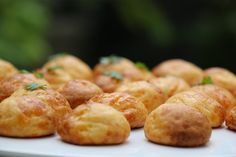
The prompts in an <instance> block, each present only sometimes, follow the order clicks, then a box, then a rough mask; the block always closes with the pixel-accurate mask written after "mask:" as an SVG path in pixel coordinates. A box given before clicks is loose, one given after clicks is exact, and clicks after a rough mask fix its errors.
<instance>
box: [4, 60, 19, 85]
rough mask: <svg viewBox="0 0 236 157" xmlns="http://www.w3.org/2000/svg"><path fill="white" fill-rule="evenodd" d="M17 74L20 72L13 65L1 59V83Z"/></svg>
mask: <svg viewBox="0 0 236 157" xmlns="http://www.w3.org/2000/svg"><path fill="white" fill-rule="evenodd" d="M17 72H18V70H17V69H16V68H15V67H14V66H13V65H12V64H11V63H9V62H7V61H5V60H2V59H0V81H1V80H3V79H4V78H7V77H9V76H11V75H14V74H16V73H17Z"/></svg>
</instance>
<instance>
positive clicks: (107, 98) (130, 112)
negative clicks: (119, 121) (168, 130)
mask: <svg viewBox="0 0 236 157" xmlns="http://www.w3.org/2000/svg"><path fill="white" fill-rule="evenodd" d="M90 101H92V102H97V103H101V104H105V105H110V106H112V107H114V108H115V109H117V110H118V111H120V112H122V113H123V115H124V116H125V117H126V119H127V120H128V122H129V124H130V126H131V128H138V127H143V125H144V122H145V120H146V117H147V114H148V111H147V109H146V107H145V106H144V104H143V103H142V102H140V101H139V100H138V99H137V98H135V97H133V96H131V95H129V94H126V93H118V92H115V93H104V94H100V95H97V96H95V97H93V98H92V99H90Z"/></svg>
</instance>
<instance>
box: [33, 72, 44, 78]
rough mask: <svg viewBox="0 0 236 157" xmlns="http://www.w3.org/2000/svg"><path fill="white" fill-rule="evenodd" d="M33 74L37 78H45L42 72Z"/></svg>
mask: <svg viewBox="0 0 236 157" xmlns="http://www.w3.org/2000/svg"><path fill="white" fill-rule="evenodd" d="M33 74H34V76H35V77H36V78H44V75H43V73H41V72H36V71H35V72H33Z"/></svg>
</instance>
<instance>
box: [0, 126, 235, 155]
mask: <svg viewBox="0 0 236 157" xmlns="http://www.w3.org/2000/svg"><path fill="white" fill-rule="evenodd" d="M3 156H4V157H236V132H233V131H230V130H227V129H226V128H224V127H222V128H219V129H214V130H213V133H212V136H211V139H210V142H209V143H208V144H207V145H205V146H202V147H196V148H178V147H170V146H164V145H157V144H154V143H151V142H149V141H148V140H146V138H145V136H144V132H143V129H137V130H133V131H132V133H131V135H130V137H129V139H128V140H127V142H126V143H124V144H121V145H112V146H77V145H72V144H68V143H64V142H62V141H61V140H60V138H59V136H57V135H55V136H50V137H44V138H37V139H15V138H6V137H0V157H3Z"/></svg>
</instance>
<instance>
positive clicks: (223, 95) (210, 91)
mask: <svg viewBox="0 0 236 157" xmlns="http://www.w3.org/2000/svg"><path fill="white" fill-rule="evenodd" d="M191 90H194V91H197V92H202V93H204V94H206V95H208V96H210V97H211V98H213V99H215V100H216V101H217V102H218V103H220V104H221V105H222V106H223V107H224V108H225V110H226V111H229V110H230V109H231V108H232V107H234V106H236V99H235V98H234V96H233V95H232V94H231V93H230V92H229V91H227V90H226V89H224V88H222V87H219V86H216V85H213V84H208V85H200V86H195V87H193V88H192V89H191Z"/></svg>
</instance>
